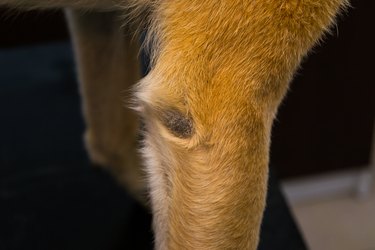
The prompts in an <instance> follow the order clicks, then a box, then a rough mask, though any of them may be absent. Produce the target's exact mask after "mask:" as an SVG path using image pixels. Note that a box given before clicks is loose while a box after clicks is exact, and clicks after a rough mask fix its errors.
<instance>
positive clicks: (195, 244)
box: [0, 0, 346, 249]
mask: <svg viewBox="0 0 375 250" xmlns="http://www.w3.org/2000/svg"><path fill="white" fill-rule="evenodd" d="M13 1H15V0H13ZM35 1H37V0H35ZM9 2H11V0H0V3H9ZM16 2H17V1H16ZM20 2H22V1H18V3H20ZM38 2H40V3H41V4H40V5H41V6H42V7H44V6H46V4H45V3H48V4H47V5H51V3H53V2H54V1H51V0H50V1H47V0H45V1H43V0H38ZM60 2H61V1H60ZM75 2H77V1H75ZM79 2H80V3H83V5H81V4H79V6H80V7H81V6H84V5H87V6H89V7H93V6H94V7H95V8H96V7H102V6H101V5H100V6H99V5H97V3H98V2H96V1H92V2H91V1H90V3H89V2H88V1H87V2H86V1H82V2H81V1H79ZM69 3H71V1H65V3H64V4H61V3H59V4H58V5H56V6H67V5H69ZM102 3H103V2H102ZM108 3H109V2H108ZM112 3H113V2H112ZM345 3H346V1H345V0H283V1H281V0H252V1H250V0H223V1H214V0H206V1H203V0H171V1H162V0H154V1H152V0H149V1H147V0H132V1H117V2H115V3H114V4H113V5H111V3H109V5H107V2H106V4H105V6H104V9H106V10H108V9H112V7H113V8H116V9H119V10H121V9H122V10H124V11H125V10H126V11H129V8H130V7H132V8H134V9H135V10H138V9H140V10H144V9H147V8H149V12H148V14H149V18H150V19H147V20H149V23H148V24H149V25H150V29H151V32H150V33H149V36H148V42H150V43H153V49H154V51H153V67H152V71H151V72H150V73H149V74H148V76H147V77H146V78H144V79H143V80H142V81H141V82H140V83H139V84H138V85H137V86H136V88H135V90H136V103H137V107H136V109H137V110H138V111H139V112H140V113H141V115H142V116H143V117H144V119H145V122H146V129H147V133H146V138H145V148H144V150H143V154H144V156H145V159H146V167H147V172H148V185H149V189H150V198H151V205H152V211H153V214H154V230H155V235H156V239H155V245H156V249H256V247H257V244H258V235H259V230H260V222H261V219H262V214H263V210H264V207H265V194H266V186H267V173H268V153H269V152H268V151H269V143H270V133H271V127H272V122H273V119H274V117H275V114H276V112H277V107H278V105H279V103H280V101H281V100H282V98H283V96H284V95H285V92H286V90H287V88H288V83H289V81H290V80H291V78H292V77H293V73H294V71H295V70H296V68H297V67H298V65H299V63H300V61H301V59H302V58H303V57H304V56H305V55H306V53H307V51H308V50H309V49H310V48H311V47H312V46H313V45H314V43H316V42H317V41H318V39H319V38H320V37H321V35H322V33H323V32H324V31H326V30H327V29H328V27H329V26H330V25H331V24H332V23H333V20H334V17H335V14H336V13H337V12H338V11H339V10H340V8H342V7H343V6H344V5H345ZM75 6H78V5H75ZM114 6H115V7H114ZM134 12H137V11H134ZM71 20H72V27H73V28H72V30H73V35H74V36H75V37H76V38H75V41H76V50H77V53H78V55H79V57H78V62H79V64H80V68H81V81H83V82H87V83H86V84H85V83H84V86H85V87H84V88H83V92H84V93H83V95H84V97H85V99H86V104H85V111H86V118H87V120H88V124H89V132H88V138H89V139H88V144H89V149H90V150H91V153H92V156H93V158H94V159H95V158H99V159H104V160H98V161H99V162H100V161H102V162H103V163H106V164H109V165H117V164H119V165H122V164H124V165H127V164H128V163H130V162H131V161H122V160H120V161H119V162H116V161H115V162H114V163H113V164H111V163H110V162H111V161H109V162H108V160H107V159H111V153H110V152H109V151H111V152H116V155H120V156H118V157H119V159H125V158H126V155H127V152H129V151H128V144H126V143H123V142H122V140H117V138H116V139H115V140H114V139H112V138H111V137H114V136H115V135H114V134H111V133H105V132H102V130H106V129H108V128H107V127H106V126H101V125H100V124H102V123H103V122H101V121H99V120H101V119H104V120H105V119H107V118H106V116H105V115H103V116H102V117H99V118H98V117H96V116H93V114H94V113H95V112H96V108H93V107H95V105H98V103H99V104H100V103H101V101H103V102H104V103H103V104H105V106H106V107H108V108H110V109H117V108H116V107H115V106H116V104H113V103H111V102H112V101H114V100H116V98H114V99H113V100H112V99H111V98H109V96H110V95H112V94H114V95H116V93H117V92H118V91H119V88H121V87H122V85H116V86H117V87H115V88H113V89H112V90H108V93H107V94H106V98H104V99H102V98H101V97H100V95H101V94H100V93H99V95H98V92H97V91H102V89H101V88H103V89H104V86H99V85H98V84H89V83H88V82H91V81H94V82H97V83H99V81H100V79H101V78H100V79H98V78H96V74H97V70H98V69H99V68H100V67H98V66H97V65H98V64H99V65H100V63H101V61H102V60H107V59H108V60H109V61H110V62H116V61H117V60H118V59H119V60H120V61H121V62H123V60H125V57H124V58H122V57H121V58H117V57H116V56H115V55H116V51H117V49H114V48H119V50H120V51H123V49H122V48H129V49H130V48H131V47H129V46H125V47H123V46H124V44H122V45H120V46H119V47H117V46H118V45H119V44H118V41H119V40H121V39H122V38H121V36H119V35H118V34H117V35H116V32H114V33H111V34H109V36H107V34H106V33H100V25H99V27H97V24H96V25H95V21H93V20H91V21H89V24H90V25H86V26H80V23H81V22H82V20H80V19H79V18H78V19H77V18H72V19H71ZM83 22H86V21H85V20H83ZM77 24H78V26H77V27H78V28H75V25H77ZM91 24H92V25H93V26H91ZM117 26H118V25H114V26H112V25H111V27H112V28H118V27H117ZM91 28H92V30H91ZM87 30H89V31H90V32H87ZM97 32H98V33H97ZM104 36H105V38H106V39H109V41H108V42H110V44H111V45H110V46H108V47H106V49H108V54H106V53H103V52H101V53H102V54H97V55H99V56H98V57H97V56H94V57H93V58H91V59H88V60H86V59H84V58H83V57H86V56H89V54H87V53H85V51H90V53H93V54H92V55H96V54H95V53H99V52H95V50H96V49H98V48H99V49H100V48H101V47H102V46H103V44H105V42H101V41H102V39H104ZM82 41H86V42H85V43H83V42H82ZM89 44H92V47H90V46H91V45H89ZM112 45H113V46H114V47H112ZM86 46H89V48H87V47H86ZM106 51H107V50H106ZM116 58H117V59H116ZM116 65H117V66H116ZM118 65H120V66H121V67H124V68H119V67H120V66H118ZM126 65H127V64H125V63H120V64H117V63H113V64H108V65H105V67H104V69H105V70H104V71H103V72H102V73H103V74H102V76H103V77H104V76H105V74H108V75H107V76H105V77H104V78H103V81H104V79H105V80H108V81H110V82H111V83H112V82H114V83H120V82H121V81H124V82H125V81H127V79H125V78H126V77H124V76H123V75H122V74H121V70H124V72H126V68H125V66H126ZM128 66H129V67H132V66H131V65H128ZM112 67H113V68H112ZM119 69H121V70H120V71H119ZM104 73H105V74H104ZM124 74H127V73H124ZM135 78H136V77H135ZM135 78H134V77H132V80H135ZM129 81H130V80H129ZM108 87H109V86H108ZM124 87H126V84H125V85H124ZM90 88H93V89H90ZM95 96H99V97H100V99H98V100H97V101H95V102H96V103H93V102H91V101H90V99H92V100H95ZM107 102H109V103H110V104H108V103H107ZM106 103H107V104H106ZM100 112H104V111H100ZM104 113H105V112H104ZM92 117H95V118H92ZM114 124H115V126H120V127H123V126H125V127H126V124H127V122H126V120H125V119H119V120H118V123H116V122H115V123H114ZM129 124H134V123H133V122H130V123H129ZM129 126H133V125H129ZM90 127H91V128H92V129H91V130H90ZM132 128H133V127H132ZM131 130H132V131H133V130H134V129H131ZM119 134H120V135H122V137H121V139H124V137H127V135H125V134H124V135H123V134H122V133H121V132H119ZM95 138H96V139H95ZM114 141H115V143H114ZM107 144H108V145H110V147H108V148H107V152H106V153H105V154H104V156H103V157H98V155H100V154H101V152H99V153H98V152H97V150H96V148H101V149H102V150H103V149H104V148H106V145H107ZM121 145H122V146H121ZM117 146H118V147H119V148H117ZM104 151H106V150H104ZM125 151H127V152H125ZM121 153H123V154H121ZM123 162H125V163H123ZM112 167H113V166H112ZM121 167H122V168H125V166H121ZM128 167H129V166H127V167H126V168H128Z"/></svg>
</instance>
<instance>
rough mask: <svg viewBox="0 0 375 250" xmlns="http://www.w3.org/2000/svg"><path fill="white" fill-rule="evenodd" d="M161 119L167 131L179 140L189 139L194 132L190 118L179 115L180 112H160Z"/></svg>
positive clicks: (171, 110) (173, 110)
mask: <svg viewBox="0 0 375 250" xmlns="http://www.w3.org/2000/svg"><path fill="white" fill-rule="evenodd" d="M161 119H162V122H163V124H164V126H166V127H167V128H168V130H169V131H170V132H171V133H172V134H173V135H175V136H177V137H179V138H183V139H186V138H189V137H191V136H192V134H193V132H194V126H193V121H192V119H191V118H190V117H187V116H185V115H183V114H181V112H180V111H178V110H175V109H169V110H166V111H163V112H161Z"/></svg>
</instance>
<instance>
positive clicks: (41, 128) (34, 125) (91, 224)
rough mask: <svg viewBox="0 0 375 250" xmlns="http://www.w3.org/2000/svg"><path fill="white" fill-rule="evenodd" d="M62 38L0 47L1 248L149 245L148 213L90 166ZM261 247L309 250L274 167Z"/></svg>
mask: <svg viewBox="0 0 375 250" xmlns="http://www.w3.org/2000/svg"><path fill="white" fill-rule="evenodd" d="M83 128H84V125H83V121H82V117H81V111H80V108H79V96H78V88H77V85H76V81H75V70H74V65H73V60H72V54H71V48H70V46H69V44H68V43H59V44H50V45H45V46H38V47H28V48H17V49H11V50H9V49H8V50H0V250H21V249H22V250H24V249H25V250H26V249H27V250H60V249H61V250H82V249H90V250H117V249H152V232H151V224H150V223H151V215H150V214H148V213H147V212H146V211H144V210H143V209H142V208H141V207H140V206H139V205H138V204H137V203H136V202H135V201H134V200H132V199H131V197H129V196H128V195H127V194H126V192H125V191H124V190H123V189H121V188H120V187H118V186H117V185H116V184H115V183H114V182H113V180H112V178H111V177H110V176H109V175H108V174H107V173H106V172H103V171H101V170H100V169H96V168H92V167H91V166H90V164H89V161H88V159H87V156H86V153H85V151H84V148H83V143H82V137H81V135H82V131H83ZM259 249H261V250H270V249H271V250H303V249H306V247H305V244H304V242H303V240H302V237H301V235H300V233H299V231H298V229H297V227H296V225H295V222H294V220H293V218H292V217H291V214H290V211H289V209H288V207H287V206H286V203H285V200H284V198H283V196H282V195H281V193H280V190H279V187H278V184H277V180H276V178H275V176H274V175H271V180H270V188H269V197H268V207H267V210H266V212H265V217H264V222H263V227H262V233H261V242H260V246H259Z"/></svg>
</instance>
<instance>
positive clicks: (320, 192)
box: [281, 167, 374, 204]
mask: <svg viewBox="0 0 375 250" xmlns="http://www.w3.org/2000/svg"><path fill="white" fill-rule="evenodd" d="M362 169H363V170H352V171H345V172H336V173H331V174H325V175H319V176H314V177H308V178H301V179H296V180H289V181H284V182H282V184H281V186H282V190H283V192H284V194H285V196H286V197H287V199H288V201H289V202H290V203H291V204H296V203H300V202H308V201H313V200H317V199H328V198H332V197H334V196H339V195H355V196H356V197H358V198H366V197H367V196H368V194H369V193H370V192H371V186H372V185H373V179H374V177H373V172H372V171H371V168H369V167H365V168H362Z"/></svg>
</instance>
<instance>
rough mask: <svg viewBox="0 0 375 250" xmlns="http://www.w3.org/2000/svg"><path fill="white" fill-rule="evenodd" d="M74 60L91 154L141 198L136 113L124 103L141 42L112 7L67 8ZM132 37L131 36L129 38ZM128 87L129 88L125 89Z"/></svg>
mask: <svg viewBox="0 0 375 250" xmlns="http://www.w3.org/2000/svg"><path fill="white" fill-rule="evenodd" d="M66 13H67V14H66V15H67V18H68V21H69V27H70V31H71V35H72V39H73V44H74V48H75V55H76V61H77V65H78V72H79V78H80V79H79V80H80V92H81V96H82V104H83V111H84V117H85V122H86V132H85V142H86V147H87V149H88V152H89V155H90V158H91V160H92V161H94V162H95V163H96V164H98V165H101V166H103V167H107V168H109V169H110V170H111V171H112V173H114V174H115V177H117V179H118V180H119V181H120V182H121V183H122V184H124V185H125V187H127V188H128V190H129V191H130V193H132V194H133V195H135V196H136V197H137V198H138V199H139V200H141V201H142V202H144V203H145V201H146V197H145V193H146V192H145V191H146V190H145V185H144V184H145V181H144V175H143V172H142V169H141V167H140V165H141V164H140V161H139V154H138V152H137V145H138V143H137V137H138V133H137V132H138V125H139V123H138V119H137V118H138V117H137V116H136V114H135V113H134V112H132V111H131V110H129V109H126V108H124V106H125V104H124V103H125V101H127V102H128V101H129V100H125V101H124V97H125V96H129V95H130V94H129V89H130V88H131V86H132V85H133V84H135V83H136V82H137V81H138V80H139V79H140V75H141V72H140V62H139V61H138V57H137V55H138V53H139V44H138V42H137V40H136V39H134V38H133V36H132V35H130V34H129V32H126V30H124V29H121V26H122V25H123V23H122V22H121V20H120V18H119V14H118V13H116V12H92V11H90V12H86V11H78V10H69V11H66ZM132 38H133V39H132ZM125 93H127V94H125Z"/></svg>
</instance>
